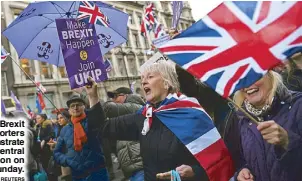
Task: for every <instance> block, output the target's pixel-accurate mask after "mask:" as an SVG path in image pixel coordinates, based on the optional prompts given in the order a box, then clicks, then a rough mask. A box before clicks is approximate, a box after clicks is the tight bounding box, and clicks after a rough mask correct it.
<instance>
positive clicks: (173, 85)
mask: <svg viewBox="0 0 302 181" xmlns="http://www.w3.org/2000/svg"><path fill="white" fill-rule="evenodd" d="M140 71H141V73H143V72H156V73H159V74H160V76H161V78H162V79H163V80H164V82H165V83H166V84H167V85H168V86H169V92H170V93H176V92H178V91H179V82H178V79H177V74H176V70H175V65H173V64H171V63H168V62H159V63H152V64H149V65H145V66H143V67H142V68H141V70H140Z"/></svg>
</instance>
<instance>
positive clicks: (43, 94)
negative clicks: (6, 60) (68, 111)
mask: <svg viewBox="0 0 302 181" xmlns="http://www.w3.org/2000/svg"><path fill="white" fill-rule="evenodd" d="M8 56H9V57H10V58H11V59H12V61H13V62H14V63H15V64H16V65H17V66H18V67H19V68H20V70H22V71H23V72H24V74H25V75H26V76H27V77H28V78H29V79H30V80H31V81H32V82H33V83H34V84H35V86H36V87H37V88H38V89H39V91H40V92H41V93H42V94H43V96H44V97H46V99H47V100H48V101H49V102H50V103H51V104H52V105H53V106H54V108H55V109H56V110H57V111H58V112H60V110H59V109H58V108H57V107H56V106H55V105H54V103H53V102H52V101H51V100H50V99H49V98H48V97H47V96H46V94H45V93H44V92H43V91H42V90H41V89H40V87H38V86H37V83H36V82H35V81H34V80H33V79H32V78H31V77H30V76H29V75H28V74H27V73H26V72H25V70H24V69H23V68H22V67H21V66H20V65H19V64H18V63H17V62H16V61H15V60H14V59H13V57H12V56H11V55H8Z"/></svg>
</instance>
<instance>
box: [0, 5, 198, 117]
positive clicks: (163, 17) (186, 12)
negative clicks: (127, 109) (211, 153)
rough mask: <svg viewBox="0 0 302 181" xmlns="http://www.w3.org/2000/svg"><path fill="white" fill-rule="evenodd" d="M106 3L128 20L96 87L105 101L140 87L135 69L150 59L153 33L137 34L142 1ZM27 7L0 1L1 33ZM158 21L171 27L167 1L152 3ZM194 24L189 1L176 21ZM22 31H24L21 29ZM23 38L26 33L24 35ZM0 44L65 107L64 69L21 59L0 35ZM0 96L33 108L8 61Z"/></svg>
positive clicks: (26, 84) (25, 84)
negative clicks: (120, 89)
mask: <svg viewBox="0 0 302 181" xmlns="http://www.w3.org/2000/svg"><path fill="white" fill-rule="evenodd" d="M106 3H108V4H111V5H113V7H115V8H117V9H119V10H121V11H124V12H126V13H128V14H129V20H128V41H127V42H126V43H124V44H123V45H121V46H119V47H116V48H114V49H112V50H111V51H110V52H108V53H107V54H106V55H104V57H105V58H108V59H109V60H110V61H111V62H112V65H113V68H112V71H111V72H110V73H109V80H107V81H105V82H103V83H101V84H99V89H98V90H99V94H100V96H101V98H102V99H103V100H105V101H106V100H107V97H106V91H108V90H114V89H116V88H118V87H121V86H126V87H128V86H129V84H130V83H132V82H134V81H136V83H135V86H134V87H135V89H136V88H139V87H140V80H139V79H140V74H139V72H138V68H139V67H140V66H141V65H142V64H143V63H144V62H145V61H147V60H148V58H150V57H151V56H152V54H151V55H147V54H146V51H147V50H149V49H150V45H151V40H152V39H153V38H154V34H153V33H152V32H151V33H150V34H149V36H148V38H147V39H145V38H143V37H142V36H141V34H140V23H141V19H142V16H143V9H144V5H145V2H143V1H121V2H118V1H113V2H110V1H107V2H106ZM27 5H28V2H24V1H2V2H1V20H2V21H1V30H2V31H3V29H4V28H5V27H7V26H8V25H9V24H10V23H11V22H12V21H13V20H14V19H15V18H16V17H17V16H18V15H19V14H20V13H21V12H22V10H23V9H24V8H25V7H26V6H27ZM154 5H155V7H156V11H155V12H156V16H157V18H158V21H159V22H160V23H162V24H163V25H164V26H165V27H166V28H169V27H171V24H172V6H171V2H168V1H156V2H154ZM193 22H194V20H193V17H192V14H191V8H190V5H189V3H188V2H184V9H183V13H182V16H181V19H180V21H179V25H178V28H179V29H186V28H187V27H189V26H190V25H191V24H192V23H193ZM20 31H23V30H20ZM24 33H25V34H24V36H26V32H24ZM1 44H2V45H3V46H4V47H5V49H6V50H7V51H8V52H10V53H11V55H12V57H13V58H14V59H15V60H17V61H18V63H19V65H20V66H21V67H22V68H23V69H24V70H25V71H26V72H27V73H28V74H29V75H30V77H31V78H34V77H35V76H37V77H38V78H39V79H40V81H41V83H42V84H43V86H44V87H45V88H46V89H47V96H48V98H49V99H50V100H51V101H52V102H53V103H54V104H55V105H56V106H57V107H58V108H61V107H66V106H65V103H66V101H67V99H68V98H69V96H70V95H71V94H73V91H71V90H70V87H69V83H68V80H67V73H66V70H65V68H64V67H56V66H54V65H50V64H47V63H44V62H40V61H36V60H29V59H20V60H18V56H17V53H16V51H15V50H14V47H13V46H12V45H11V44H10V43H9V42H8V41H7V39H6V38H5V37H4V36H2V40H1ZM1 76H2V79H1V80H2V81H1V95H2V96H9V94H10V91H11V90H12V91H13V92H14V93H15V95H16V96H17V97H18V98H19V100H20V102H21V103H22V104H23V106H24V107H26V105H29V106H30V107H31V108H32V109H34V108H35V107H36V106H35V92H36V87H35V86H34V85H33V83H32V82H31V81H30V79H29V78H28V77H27V76H25V74H24V73H23V72H22V71H21V70H20V68H19V67H18V66H17V65H16V64H15V63H14V62H12V61H11V60H10V58H8V59H7V60H6V61H5V62H4V63H3V64H2V67H1ZM45 102H46V111H47V112H48V113H49V112H50V111H51V110H53V109H54V107H53V105H52V104H51V103H50V102H49V101H48V100H47V99H45Z"/></svg>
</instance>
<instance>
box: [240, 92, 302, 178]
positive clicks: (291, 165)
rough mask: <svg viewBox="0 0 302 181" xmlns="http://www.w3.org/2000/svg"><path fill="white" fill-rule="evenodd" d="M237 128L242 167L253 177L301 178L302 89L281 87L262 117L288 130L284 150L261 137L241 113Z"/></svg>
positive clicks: (253, 125) (252, 124) (254, 126)
mask: <svg viewBox="0 0 302 181" xmlns="http://www.w3.org/2000/svg"><path fill="white" fill-rule="evenodd" d="M238 116H239V130H240V138H241V145H242V154H241V155H242V160H243V163H242V164H243V165H244V166H243V168H244V167H245V168H249V169H250V170H251V171H252V174H253V175H254V176H255V181H301V180H302V172H301V171H302V164H301V163H302V93H298V92H289V91H288V90H287V89H284V91H283V92H282V93H280V94H279V95H277V96H275V98H274V101H273V104H272V109H271V111H269V112H268V113H267V114H266V115H265V116H264V117H263V118H264V120H265V121H266V120H274V121H275V122H276V123H278V124H279V125H280V126H282V127H283V128H284V129H285V130H286V131H287V133H288V137H289V145H288V150H287V151H285V150H283V149H282V148H281V147H280V146H274V145H272V144H269V143H267V142H266V141H264V140H263V138H262V136H261V134H260V132H259V131H258V130H257V128H256V125H255V124H254V123H252V122H251V121H250V120H249V119H248V118H246V117H245V116H244V115H243V114H242V113H238Z"/></svg>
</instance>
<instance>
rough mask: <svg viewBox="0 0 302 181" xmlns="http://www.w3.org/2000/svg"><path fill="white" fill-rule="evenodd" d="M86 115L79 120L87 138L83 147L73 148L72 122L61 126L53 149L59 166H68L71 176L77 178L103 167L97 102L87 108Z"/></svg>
mask: <svg viewBox="0 0 302 181" xmlns="http://www.w3.org/2000/svg"><path fill="white" fill-rule="evenodd" d="M86 115H87V117H86V118H85V119H84V120H83V121H81V125H82V126H83V128H84V130H85V132H86V136H87V138H88V139H87V140H88V141H87V143H85V144H84V145H83V149H82V150H81V151H79V152H77V151H75V150H74V144H73V138H74V137H73V135H74V132H73V124H72V123H69V124H67V125H66V126H64V127H63V128H62V130H61V132H60V136H59V138H58V141H57V145H56V147H55V149H54V159H55V161H56V162H57V163H58V164H60V165H61V166H64V167H66V166H68V167H70V168H71V170H72V176H73V177H77V178H84V177H86V176H88V175H89V174H90V173H91V172H93V171H96V170H97V169H99V168H102V167H104V168H105V165H104V161H105V160H104V155H103V152H102V147H101V141H100V138H99V137H98V133H99V131H100V124H99V123H100V121H99V117H100V105H99V104H97V105H96V106H94V107H93V108H92V109H90V110H87V111H86ZM64 147H66V148H67V153H64Z"/></svg>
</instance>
